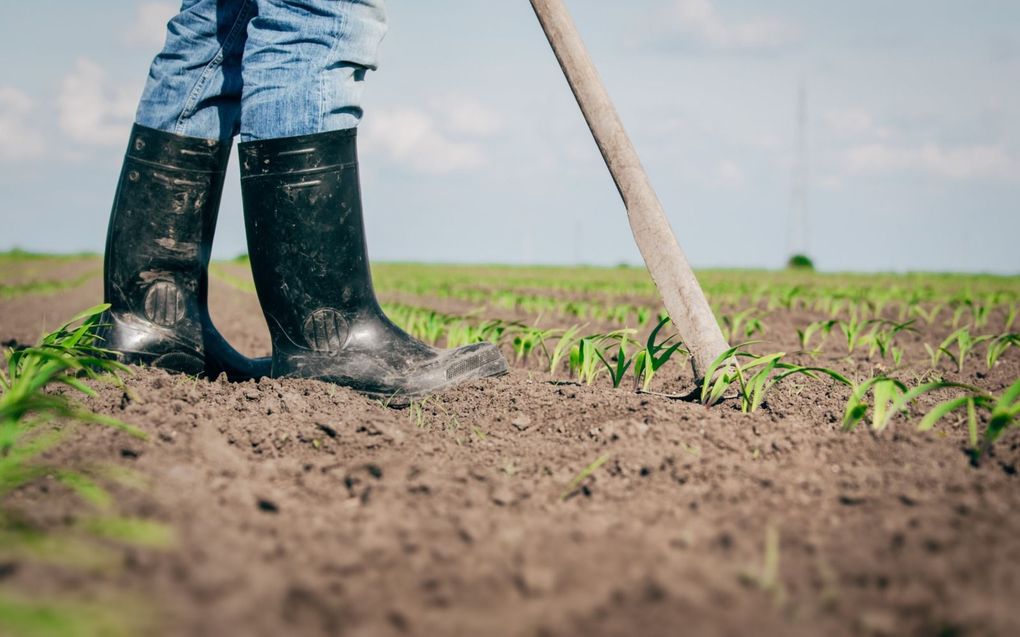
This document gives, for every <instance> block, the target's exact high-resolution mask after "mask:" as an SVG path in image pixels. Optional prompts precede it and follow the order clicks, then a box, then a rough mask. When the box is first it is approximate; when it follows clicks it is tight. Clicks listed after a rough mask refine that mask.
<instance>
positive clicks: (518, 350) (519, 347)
mask: <svg viewBox="0 0 1020 637" xmlns="http://www.w3.org/2000/svg"><path fill="white" fill-rule="evenodd" d="M547 334H548V331H546V330H541V329H539V328H537V327H524V328H521V329H520V330H519V331H518V332H517V334H516V335H515V336H514V340H513V348H514V354H515V355H516V357H517V362H521V361H527V360H528V354H530V353H531V351H532V350H533V349H535V348H536V347H537V348H544V347H545V337H546V335H547Z"/></svg>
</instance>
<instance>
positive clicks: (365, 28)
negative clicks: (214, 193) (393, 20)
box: [241, 0, 386, 142]
mask: <svg viewBox="0 0 1020 637" xmlns="http://www.w3.org/2000/svg"><path fill="white" fill-rule="evenodd" d="M255 1H256V2H257V4H258V14H257V15H256V16H255V17H253V18H252V20H251V23H250V24H249V25H248V41H247V42H246V44H245V52H244V61H243V76H244V95H243V104H242V111H241V141H243V142H248V141H254V140H257V139H275V138H279V137H292V136H295V135H310V134H314V133H322V132H326V131H334V130H340V129H346V128H354V127H356V126H357V125H358V122H359V121H360V120H361V115H362V106H361V98H362V86H363V85H364V81H365V76H366V74H367V73H368V71H370V70H374V69H375V68H376V64H377V61H378V51H379V45H380V43H381V42H382V39H383V37H384V36H385V34H386V10H385V6H384V3H383V1H382V0H255Z"/></svg>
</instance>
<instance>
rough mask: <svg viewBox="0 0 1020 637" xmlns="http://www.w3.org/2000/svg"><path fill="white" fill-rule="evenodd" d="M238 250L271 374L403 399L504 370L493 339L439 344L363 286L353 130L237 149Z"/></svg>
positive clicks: (366, 271) (366, 272) (364, 259)
mask: <svg viewBox="0 0 1020 637" xmlns="http://www.w3.org/2000/svg"><path fill="white" fill-rule="evenodd" d="M239 150H240V156H241V175H242V180H241V193H242V196H243V199H244V210H245V227H246V229H247V233H248V251H249V254H250V256H251V265H252V274H253V275H254V278H255V287H256V290H257V291H258V295H259V301H260V302H261V304H262V310H263V312H264V314H265V316H266V322H267V323H268V324H269V331H270V334H271V335H272V340H273V367H272V373H273V376H274V377H294V378H318V379H321V380H327V381H330V382H335V383H338V384H341V385H345V386H349V387H353V388H354V389H357V390H359V391H361V392H363V393H366V394H369V395H372V396H378V397H384V398H388V399H389V400H391V401H392V403H393V404H398V403H404V402H407V401H409V400H414V399H417V398H419V397H422V396H425V395H428V394H430V393H434V392H436V391H440V390H442V389H445V388H447V387H450V386H452V385H455V384H459V383H461V382H465V381H467V380H472V379H476V378H483V377H486V376H493V375H498V374H502V373H505V372H506V371H507V364H506V361H505V360H504V359H503V356H502V354H501V353H500V352H499V349H498V348H496V347H495V346H493V345H491V344H488V343H486V344H477V345H472V346H469V347H466V348H460V349H457V350H437V349H434V348H431V347H429V346H427V345H425V344H423V343H421V342H419V341H417V340H415V339H413V338H411V337H410V336H409V335H407V334H406V333H404V332H403V331H402V330H400V329H399V328H398V327H397V326H395V325H394V324H393V323H391V322H390V321H389V319H388V318H387V317H386V316H385V314H384V313H383V311H382V309H381V308H380V307H379V303H378V302H377V300H376V296H375V292H374V290H373V288H372V277H371V271H370V268H369V262H368V256H367V247H366V243H365V228H364V221H363V213H362V203H361V190H360V181H359V175H358V159H357V135H356V131H355V130H353V129H352V130H345V131H336V132H330V133H321V134H317V135H309V136H302V137H291V138H283V139H274V140H266V141H257V142H247V143H243V144H241V145H240V146H239Z"/></svg>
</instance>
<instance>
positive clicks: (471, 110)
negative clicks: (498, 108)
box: [429, 96, 503, 137]
mask: <svg viewBox="0 0 1020 637" xmlns="http://www.w3.org/2000/svg"><path fill="white" fill-rule="evenodd" d="M429 105H430V106H431V107H432V110H433V111H434V112H436V113H437V114H438V115H439V116H440V117H441V118H442V120H443V124H444V127H445V129H446V130H448V131H449V132H450V133H453V134H455V135H466V136H474V137H488V136H490V135H495V134H496V133H498V132H499V131H501V130H502V129H503V118H502V117H500V116H499V114H498V113H496V112H495V111H493V110H491V109H490V108H488V107H486V106H485V105H483V104H482V103H480V102H478V101H477V100H474V99H472V98H470V97H464V96H449V97H441V98H435V99H433V100H431V102H430V104H429Z"/></svg>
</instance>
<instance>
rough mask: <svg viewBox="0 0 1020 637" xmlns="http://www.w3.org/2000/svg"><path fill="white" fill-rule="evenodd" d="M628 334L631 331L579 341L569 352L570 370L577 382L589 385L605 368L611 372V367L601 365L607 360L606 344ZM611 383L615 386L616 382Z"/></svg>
mask: <svg viewBox="0 0 1020 637" xmlns="http://www.w3.org/2000/svg"><path fill="white" fill-rule="evenodd" d="M630 333H633V330H628V329H620V330H614V331H612V332H608V333H606V334H595V335H592V336H585V337H584V338H582V339H580V340H579V341H578V342H577V344H576V345H574V347H573V349H571V351H570V370H571V371H572V372H574V373H575V374H577V377H578V379H579V380H581V381H583V382H584V383H585V384H586V385H591V384H592V383H594V382H595V379H596V378H597V377H598V376H599V375H600V374H601V373H602V372H603V371H606V369H607V368H609V371H610V372H612V371H613V370H612V367H613V366H611V365H608V364H603V363H604V362H605V361H606V360H607V355H606V353H605V348H606V344H607V343H612V342H617V341H620V340H622V339H624V338H627V334H630ZM624 371H626V370H624ZM613 382H614V386H615V385H616V383H617V382H618V381H617V380H616V379H615V378H614V381H613Z"/></svg>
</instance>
